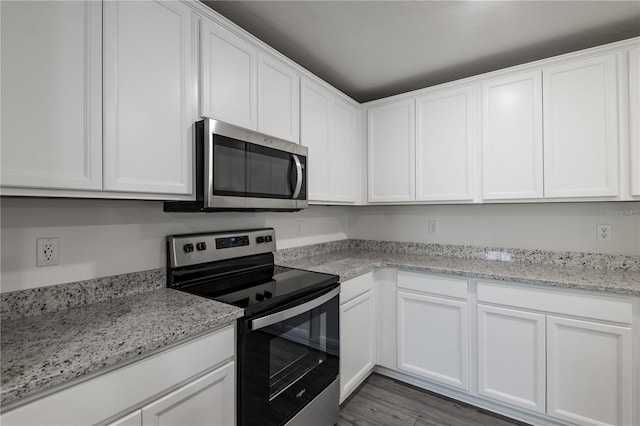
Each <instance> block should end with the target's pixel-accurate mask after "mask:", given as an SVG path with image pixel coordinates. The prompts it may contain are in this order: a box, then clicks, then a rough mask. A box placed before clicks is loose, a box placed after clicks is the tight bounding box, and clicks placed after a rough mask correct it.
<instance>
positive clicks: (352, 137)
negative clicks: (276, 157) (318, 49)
mask: <svg viewBox="0 0 640 426" xmlns="http://www.w3.org/2000/svg"><path fill="white" fill-rule="evenodd" d="M301 98H302V99H301V113H300V118H301V135H300V143H301V144H302V145H304V146H306V147H307V148H309V159H308V161H309V165H308V172H309V188H308V193H309V200H310V201H318V202H323V203H332V202H338V203H353V202H355V200H356V193H355V192H356V185H355V173H356V170H357V169H358V168H357V164H356V157H355V153H356V146H357V145H356V122H357V121H356V109H355V107H352V106H351V105H348V104H347V103H345V102H342V101H341V100H339V99H338V98H337V97H336V96H335V95H333V94H332V93H331V92H330V91H329V90H327V89H326V88H324V87H321V86H320V85H318V84H315V83H313V82H311V81H309V80H307V79H303V80H302V96H301Z"/></svg>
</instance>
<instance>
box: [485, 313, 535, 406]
mask: <svg viewBox="0 0 640 426" xmlns="http://www.w3.org/2000/svg"><path fill="white" fill-rule="evenodd" d="M477 313H478V393H479V394H480V395H484V396H486V397H489V398H492V399H496V400H499V401H502V402H506V403H508V404H510V405H514V406H518V407H521V408H525V409H528V410H533V411H537V412H539V413H544V412H545V390H546V380H545V354H546V348H545V316H544V315H541V314H537V313H532V312H525V311H519V310H514V309H505V308H497V307H493V306H487V305H482V304H480V305H478V307H477Z"/></svg>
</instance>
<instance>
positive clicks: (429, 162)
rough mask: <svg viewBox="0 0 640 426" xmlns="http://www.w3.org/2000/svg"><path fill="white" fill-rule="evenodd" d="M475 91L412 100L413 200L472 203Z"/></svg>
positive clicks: (466, 88)
mask: <svg viewBox="0 0 640 426" xmlns="http://www.w3.org/2000/svg"><path fill="white" fill-rule="evenodd" d="M476 109H477V96H476V88H475V87H464V88H457V89H449V90H445V91H438V92H435V93H430V94H428V95H425V96H421V97H419V98H417V99H416V120H417V122H416V200H417V201H442V200H445V201H446V200H473V176H474V170H475V167H474V146H475V139H476V127H477V124H476V116H477V111H476Z"/></svg>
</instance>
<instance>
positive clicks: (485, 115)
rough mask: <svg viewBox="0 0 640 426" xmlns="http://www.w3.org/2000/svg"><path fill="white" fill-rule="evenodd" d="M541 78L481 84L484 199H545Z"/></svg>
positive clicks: (532, 76) (529, 74) (524, 76)
mask: <svg viewBox="0 0 640 426" xmlns="http://www.w3.org/2000/svg"><path fill="white" fill-rule="evenodd" d="M542 164H543V163H542V73H541V72H540V71H533V72H525V73H520V74H515V75H510V76H507V77H502V78H497V79H492V80H487V81H485V82H483V84H482V198H483V199H484V200H496V199H522V198H542V197H543V166H542Z"/></svg>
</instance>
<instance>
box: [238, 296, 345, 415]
mask: <svg viewBox="0 0 640 426" xmlns="http://www.w3.org/2000/svg"><path fill="white" fill-rule="evenodd" d="M339 291H340V288H339V287H336V288H332V289H329V291H327V290H326V289H325V290H323V292H322V293H320V294H315V295H313V296H312V297H307V298H305V299H304V300H302V301H300V302H298V303H297V304H296V305H294V306H288V307H286V309H284V310H281V311H278V312H276V313H269V314H267V315H265V316H262V317H255V318H249V319H243V320H241V321H240V322H241V324H242V325H241V327H240V335H239V349H240V350H239V354H238V358H239V365H238V379H239V380H238V396H239V398H238V424H240V425H247V426H248V425H265V426H267V425H281V424H285V423H286V422H287V421H288V420H289V419H291V418H292V417H293V416H294V415H295V414H297V413H298V412H299V411H300V410H302V409H303V408H304V407H305V406H306V405H307V404H309V403H310V402H311V401H313V400H314V398H315V397H316V396H318V395H319V394H320V393H321V392H322V391H323V390H324V389H325V388H327V386H329V385H330V384H331V383H332V382H333V381H335V380H336V378H337V377H338V373H339V365H340V363H339V350H340V347H339V340H340V336H339V330H340V327H339ZM331 404H332V405H333V404H335V406H332V407H327V408H326V410H332V409H334V410H336V412H337V409H338V404H339V401H338V397H337V395H336V398H335V401H331Z"/></svg>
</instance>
